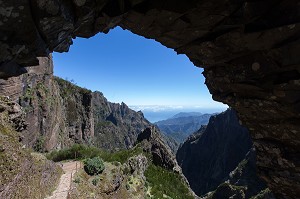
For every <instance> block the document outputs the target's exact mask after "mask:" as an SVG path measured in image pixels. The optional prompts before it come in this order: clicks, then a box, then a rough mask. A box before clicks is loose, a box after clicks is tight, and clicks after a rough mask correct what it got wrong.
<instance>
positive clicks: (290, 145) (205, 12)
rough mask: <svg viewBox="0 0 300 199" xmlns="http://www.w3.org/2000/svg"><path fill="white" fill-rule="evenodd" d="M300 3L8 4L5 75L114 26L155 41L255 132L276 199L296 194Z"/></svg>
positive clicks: (0, 43) (0, 63) (2, 35)
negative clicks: (188, 65) (191, 67)
mask: <svg viewBox="0 0 300 199" xmlns="http://www.w3.org/2000/svg"><path fill="white" fill-rule="evenodd" d="M299 6H300V4H299V1H298V0H286V1H277V0H276V1H268V0H263V1H246V0H241V1H234V0H226V1H220V0H213V1H208V0H205V1H196V0H187V1H169V0H167V1H157V0H137V1H134V0H128V1H122V0H121V1H104V0H97V1H96V0H82V1H79V0H76V1H75V0H74V1H60V0H47V1H46V0H31V1H25V0H18V1H8V0H5V1H1V4H0V7H1V9H0V15H1V18H0V52H1V53H0V71H1V72H0V75H1V78H7V77H9V76H14V75H18V74H20V73H23V72H25V70H24V66H32V65H37V64H38V59H37V57H41V56H47V55H48V54H49V52H52V51H56V52H65V51H68V49H69V46H70V45H71V44H72V38H75V37H76V36H79V37H91V36H93V35H95V34H96V33H98V32H105V33H107V32H108V31H109V30H110V29H111V28H113V27H115V26H117V25H120V26H121V27H123V28H125V29H128V30H130V31H132V32H133V33H136V34H139V35H142V36H144V37H146V38H152V39H155V40H156V41H158V42H160V43H162V44H163V45H165V46H167V47H169V48H173V49H175V51H176V52H178V53H182V54H186V55H187V56H188V57H189V59H190V60H191V61H192V62H193V63H194V64H195V65H196V66H199V67H204V68H205V71H204V75H205V77H206V84H207V86H208V88H209V90H210V92H211V93H212V94H213V98H214V99H215V100H217V101H221V102H224V103H227V104H228V105H229V106H230V107H233V108H235V109H236V110H237V112H238V114H239V116H240V120H241V121H242V122H243V124H244V125H245V126H247V127H248V128H249V130H250V132H251V134H252V137H253V138H254V144H255V147H256V149H257V157H258V161H257V166H258V168H259V174H260V176H261V177H263V178H264V179H265V180H266V181H267V182H268V185H269V186H270V188H271V189H272V190H273V191H274V192H275V193H276V194H277V195H278V196H279V197H281V198H288V197H292V198H297V197H298V196H299V195H300V174H299V167H300V161H299V157H300V155H299V148H300V147H299V146H300V133H299V132H300V122H299V121H300V114H299V112H300V104H299V100H300V84H299V81H300V59H299V50H300V49H299V48H300V42H299V35H300V25H299V22H300V14H299ZM87 70H88V69H87ZM12 87H14V86H13V85H12Z"/></svg>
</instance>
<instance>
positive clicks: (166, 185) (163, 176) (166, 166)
mask: <svg viewBox="0 0 300 199" xmlns="http://www.w3.org/2000/svg"><path fill="white" fill-rule="evenodd" d="M75 152H76V154H77V155H78V156H77V158H79V159H89V158H94V157H100V158H101V159H103V160H104V164H103V166H104V170H103V171H102V172H100V173H98V174H96V175H88V174H87V173H86V171H85V170H84V169H81V170H80V171H79V172H78V173H77V174H76V175H75V180H74V182H73V184H72V187H73V189H72V192H71V194H70V198H90V197H93V198H137V199H139V198H153V199H156V198H174V199H176V198H178V199H181V198H186V199H189V198H190V199H192V198H194V197H195V196H194V194H193V192H192V191H191V189H190V188H189V185H188V183H187V181H186V179H185V178H184V176H183V175H182V173H181V170H180V168H179V167H178V164H177V162H176V159H175V156H174V155H173V154H172V153H171V150H170V149H169V147H168V146H166V145H165V144H164V141H163V139H162V137H161V136H160V134H159V132H157V131H156V129H155V128H154V127H152V128H146V129H145V130H144V131H143V132H142V133H141V134H140V135H139V138H138V141H137V143H136V144H135V146H134V147H133V148H131V149H128V150H121V151H118V152H107V151H104V150H101V149H99V148H95V147H92V146H86V145H73V146H72V147H71V148H69V149H64V150H60V151H54V152H51V153H49V154H48V158H49V159H52V160H54V161H62V160H66V159H73V158H75V157H74V154H75ZM84 162H87V161H84Z"/></svg>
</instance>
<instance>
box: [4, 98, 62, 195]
mask: <svg viewBox="0 0 300 199" xmlns="http://www.w3.org/2000/svg"><path fill="white" fill-rule="evenodd" d="M11 105H13V103H11V102H9V101H8V99H4V98H2V97H1V96H0V109H1V110H0V170H1V172H0V190H1V191H0V198H44V197H46V195H47V194H48V195H49V194H50V193H51V192H52V191H53V189H54V188H55V186H56V185H57V183H58V182H59V178H60V175H61V174H62V170H61V168H60V167H59V166H57V165H55V164H54V163H53V162H51V161H49V160H47V159H46V158H45V157H44V155H42V154H40V153H34V152H32V150H31V149H28V148H24V147H22V144H21V143H20V142H19V136H20V134H19V133H18V132H16V131H15V130H14V128H13V127H12V126H11V123H10V122H9V115H8V111H7V110H6V109H8V108H6V107H9V106H11Z"/></svg>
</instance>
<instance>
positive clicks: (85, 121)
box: [0, 56, 150, 151]
mask: <svg viewBox="0 0 300 199" xmlns="http://www.w3.org/2000/svg"><path fill="white" fill-rule="evenodd" d="M40 61H41V63H42V65H40V66H36V67H27V70H28V73H27V74H24V75H22V76H19V77H12V78H9V79H8V80H1V82H0V89H1V95H6V96H9V97H10V98H11V99H13V100H15V101H17V102H18V103H19V104H20V105H21V106H22V108H23V110H24V111H25V113H26V114H25V121H26V125H27V128H26V129H23V131H22V139H23V143H24V144H25V145H26V146H30V147H33V148H34V149H36V150H37V151H48V150H52V149H59V148H63V147H66V146H70V145H72V144H73V143H85V144H93V145H96V146H98V147H100V148H104V149H107V150H118V149H124V148H130V147H132V146H133V144H134V143H135V141H136V138H137V136H138V134H139V133H140V132H141V131H143V130H144V129H145V128H146V127H147V126H149V125H150V123H149V122H148V121H147V120H146V119H145V118H144V116H143V114H142V112H135V111H133V110H131V109H130V108H128V106H127V105H126V104H124V103H122V104H116V103H111V102H108V101H107V99H106V98H105V97H104V96H103V94H102V93H100V92H91V91H90V90H88V89H84V88H81V87H78V86H76V85H74V84H73V83H71V82H68V81H65V80H63V79H61V78H58V77H54V76H53V64H52V58H51V56H50V57H48V58H40ZM11 87H14V88H15V89H11Z"/></svg>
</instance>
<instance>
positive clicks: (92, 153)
mask: <svg viewBox="0 0 300 199" xmlns="http://www.w3.org/2000/svg"><path fill="white" fill-rule="evenodd" d="M141 153H143V150H142V148H141V147H140V146H136V147H134V148H132V149H129V150H121V151H118V152H114V153H111V152H108V151H104V150H101V149H99V148H96V147H94V146H86V145H81V144H74V145H73V146H71V147H70V148H66V149H62V150H59V151H52V152H51V153H48V154H47V155H46V157H47V158H48V159H50V160H53V161H54V162H59V161H64V160H72V159H77V160H83V159H87V158H94V157H100V158H102V159H103V160H104V161H105V162H114V161H117V162H120V163H125V162H126V161H127V160H128V158H130V157H132V156H134V155H138V154H141Z"/></svg>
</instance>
